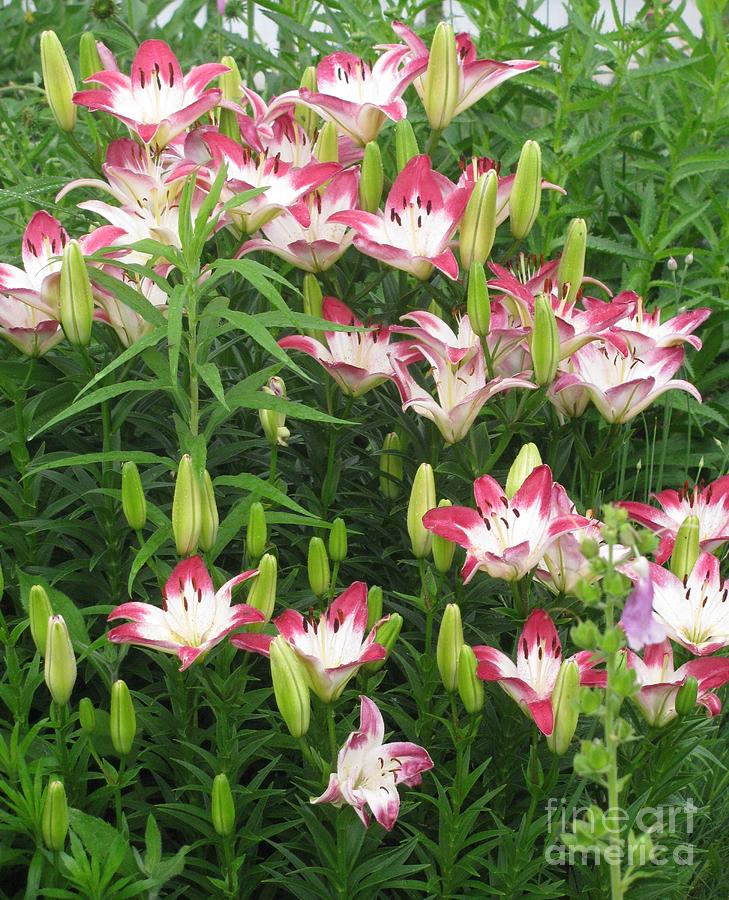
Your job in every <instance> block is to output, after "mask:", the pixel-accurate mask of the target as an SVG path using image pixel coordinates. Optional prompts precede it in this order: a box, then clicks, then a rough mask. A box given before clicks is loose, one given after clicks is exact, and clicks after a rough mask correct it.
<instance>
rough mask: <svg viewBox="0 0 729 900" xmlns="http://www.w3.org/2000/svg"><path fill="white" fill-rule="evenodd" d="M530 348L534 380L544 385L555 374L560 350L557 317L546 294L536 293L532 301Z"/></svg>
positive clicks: (552, 378)
mask: <svg viewBox="0 0 729 900" xmlns="http://www.w3.org/2000/svg"><path fill="white" fill-rule="evenodd" d="M530 349H531V355H532V370H533V372H534V381H535V382H536V383H537V384H538V385H539V386H540V387H546V386H547V385H548V384H551V383H552V382H553V381H554V377H555V375H556V374H557V366H558V365H559V351H560V346H559V332H558V331H557V319H556V318H555V315H554V310H553V309H552V303H551V300H550V299H549V297H547V295H546V294H538V295H537V297H536V299H535V301H534V322H533V324H532V334H531V340H530Z"/></svg>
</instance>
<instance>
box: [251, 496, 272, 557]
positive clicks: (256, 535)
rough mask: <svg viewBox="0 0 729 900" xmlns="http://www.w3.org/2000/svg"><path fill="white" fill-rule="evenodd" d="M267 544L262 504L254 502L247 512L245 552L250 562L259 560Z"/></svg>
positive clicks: (264, 512) (266, 527)
mask: <svg viewBox="0 0 729 900" xmlns="http://www.w3.org/2000/svg"><path fill="white" fill-rule="evenodd" d="M267 542H268V525H267V524H266V511H265V509H264V508H263V504H262V503H261V502H260V501H258V500H256V501H254V502H253V503H251V506H250V509H249V510H248V527H247V528H246V552H247V553H248V556H249V557H250V559H252V560H257V559H260V558H261V557H262V556H263V551H264V550H265V549H266V543H267Z"/></svg>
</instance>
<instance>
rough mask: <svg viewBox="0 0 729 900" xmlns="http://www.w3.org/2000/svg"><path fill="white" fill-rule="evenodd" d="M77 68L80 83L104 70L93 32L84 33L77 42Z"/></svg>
mask: <svg viewBox="0 0 729 900" xmlns="http://www.w3.org/2000/svg"><path fill="white" fill-rule="evenodd" d="M78 67H79V72H80V73H81V81H86V79H87V78H91V76H92V75H96V74H97V72H101V71H103V69H104V64H103V63H102V62H101V57H100V56H99V49H98V47H97V46H96V36H95V35H94V32H93V31H84V33H83V34H82V35H81V37H80V38H79V42H78Z"/></svg>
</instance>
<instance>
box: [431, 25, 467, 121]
mask: <svg viewBox="0 0 729 900" xmlns="http://www.w3.org/2000/svg"><path fill="white" fill-rule="evenodd" d="M459 78H460V73H459V68H458V48H457V47H456V36H455V34H454V32H453V26H452V25H449V24H448V23H447V22H441V23H440V24H439V25H438V27H437V28H436V29H435V34H434V35H433V43H432V44H431V45H430V56H429V57H428V68H427V69H426V70H425V75H423V106H424V107H425V113H426V115H427V116H428V122H429V123H430V127H431V128H432V129H433V130H435V131H443V129H444V128H446V127H447V126H448V125H449V124H450V122H451V120H452V119H453V116H454V115H455V112H456V106H457V105H458V96H459V93H460V88H459Z"/></svg>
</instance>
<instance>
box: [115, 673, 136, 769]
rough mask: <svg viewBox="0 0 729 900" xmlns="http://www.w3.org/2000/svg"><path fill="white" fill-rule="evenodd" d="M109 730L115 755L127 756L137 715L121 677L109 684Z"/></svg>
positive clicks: (132, 741) (134, 730)
mask: <svg viewBox="0 0 729 900" xmlns="http://www.w3.org/2000/svg"><path fill="white" fill-rule="evenodd" d="M109 731H110V732H111V743H112V746H113V747H114V751H115V752H116V754H117V756H128V755H129V752H130V751H131V749H132V744H133V743H134V738H135V736H136V734H137V715H136V713H135V712H134V701H133V700H132V695H131V694H130V693H129V688H128V687H127V685H126V682H125V681H122V680H121V679H120V680H119V681H115V682H114V684H112V686H111V713H110V716H109Z"/></svg>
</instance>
